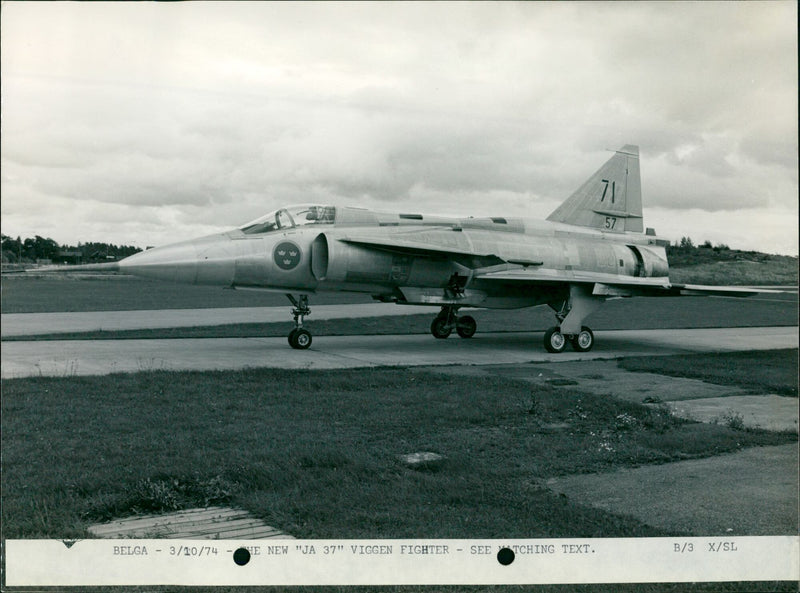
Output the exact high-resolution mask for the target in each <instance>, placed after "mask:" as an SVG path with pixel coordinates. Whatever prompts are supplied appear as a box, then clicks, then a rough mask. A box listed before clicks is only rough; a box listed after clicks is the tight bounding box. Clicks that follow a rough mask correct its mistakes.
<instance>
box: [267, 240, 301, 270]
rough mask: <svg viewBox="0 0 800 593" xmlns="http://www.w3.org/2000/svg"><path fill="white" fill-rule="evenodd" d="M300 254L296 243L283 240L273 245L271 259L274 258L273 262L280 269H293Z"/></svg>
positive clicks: (298, 261)
mask: <svg viewBox="0 0 800 593" xmlns="http://www.w3.org/2000/svg"><path fill="white" fill-rule="evenodd" d="M302 254H303V253H302V251H300V248H299V247H298V246H297V245H295V244H294V243H290V242H288V241H284V242H283V243H278V244H277V245H276V246H275V250H274V251H273V252H272V259H274V260H275V264H276V265H277V266H278V267H279V268H280V269H282V270H293V269H294V268H296V267H297V264H299V263H300V258H301V257H302Z"/></svg>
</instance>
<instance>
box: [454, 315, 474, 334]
mask: <svg viewBox="0 0 800 593" xmlns="http://www.w3.org/2000/svg"><path fill="white" fill-rule="evenodd" d="M477 329H478V322H477V321H475V320H474V319H473V318H472V317H471V316H469V315H464V316H463V317H459V318H458V321H457V322H456V332H457V333H458V335H459V336H461V337H462V338H471V337H472V336H474V335H475V331H476V330H477Z"/></svg>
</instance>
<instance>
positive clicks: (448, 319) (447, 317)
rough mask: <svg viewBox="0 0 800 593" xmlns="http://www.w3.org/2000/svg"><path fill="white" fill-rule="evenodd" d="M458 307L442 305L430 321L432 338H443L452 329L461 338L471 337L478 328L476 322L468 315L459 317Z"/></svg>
mask: <svg viewBox="0 0 800 593" xmlns="http://www.w3.org/2000/svg"><path fill="white" fill-rule="evenodd" d="M457 312H458V307H452V306H444V307H442V310H441V311H440V312H439V314H438V315H437V316H436V317H435V318H434V320H433V322H432V323H431V334H432V335H433V337H434V338H437V339H439V340H444V339H445V338H447V337H449V336H450V334H451V333H452V332H453V330H454V329H455V330H456V333H457V334H458V335H459V336H461V337H462V338H471V337H472V336H474V335H475V331H476V330H477V329H478V323H477V322H476V321H475V319H473V318H472V317H470V316H469V315H462V316H461V317H459V316H458V315H457V314H456V313H457Z"/></svg>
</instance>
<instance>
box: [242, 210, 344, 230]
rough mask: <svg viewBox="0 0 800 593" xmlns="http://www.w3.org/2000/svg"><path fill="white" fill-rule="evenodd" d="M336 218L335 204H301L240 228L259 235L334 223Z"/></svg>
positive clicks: (266, 215)
mask: <svg viewBox="0 0 800 593" xmlns="http://www.w3.org/2000/svg"><path fill="white" fill-rule="evenodd" d="M335 218H336V208H335V207H334V206H323V205H320V204H300V205H296V206H288V207H287V208H281V209H279V210H275V211H273V212H270V213H269V214H265V215H264V216H261V217H260V218H256V219H255V220H253V221H251V222H248V223H247V224H244V225H242V226H240V227H239V229H240V230H241V231H242V232H243V233H244V234H246V235H257V234H260V233H270V232H272V231H277V230H282V229H291V228H295V227H300V226H306V225H310V224H333V221H334V219H335Z"/></svg>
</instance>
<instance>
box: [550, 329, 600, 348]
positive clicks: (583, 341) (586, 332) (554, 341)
mask: <svg viewBox="0 0 800 593" xmlns="http://www.w3.org/2000/svg"><path fill="white" fill-rule="evenodd" d="M567 343H569V344H572V348H573V349H574V350H575V351H576V352H588V351H589V350H591V349H592V346H594V334H593V333H592V330H591V329H589V328H588V327H586V326H585V325H583V326H581V331H580V332H579V333H577V334H574V335H571V336H565V335H564V334H562V333H561V327H559V326H556V327H551V328H550V329H548V330H547V331H546V332H545V334H544V347H545V350H547V351H548V352H552V353H553V354H558V353H559V352H564V350H566V348H567Z"/></svg>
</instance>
